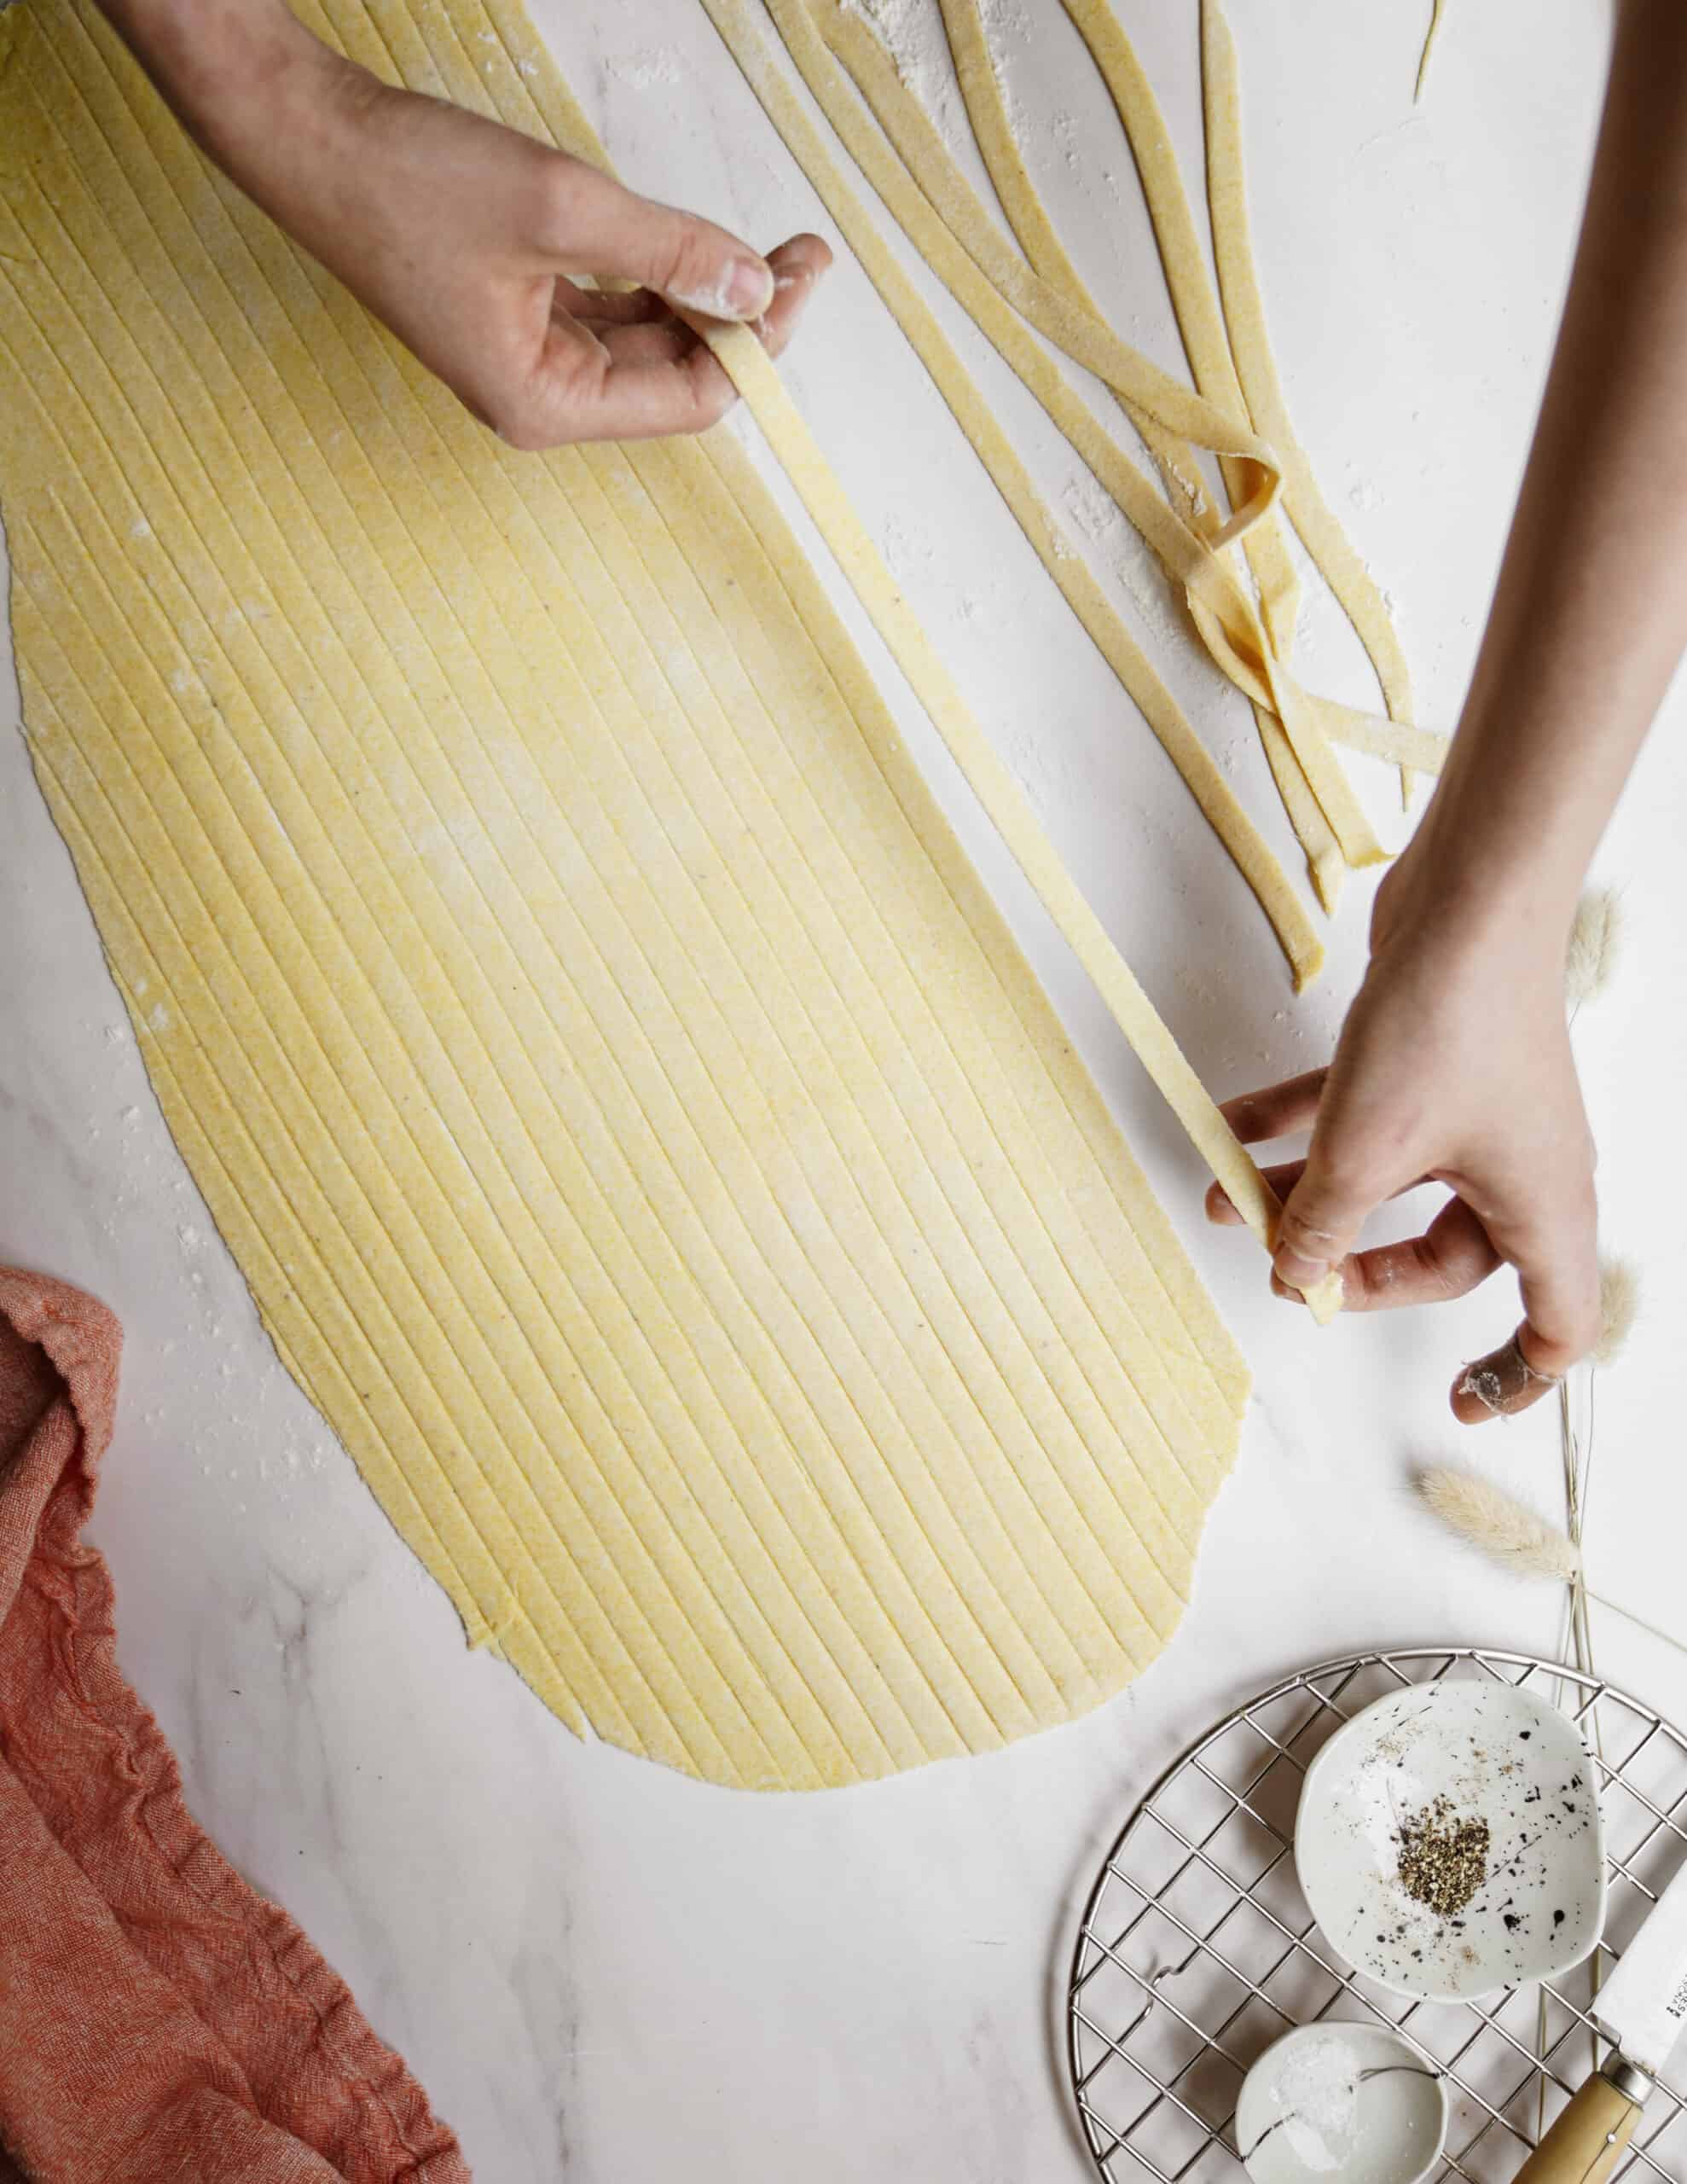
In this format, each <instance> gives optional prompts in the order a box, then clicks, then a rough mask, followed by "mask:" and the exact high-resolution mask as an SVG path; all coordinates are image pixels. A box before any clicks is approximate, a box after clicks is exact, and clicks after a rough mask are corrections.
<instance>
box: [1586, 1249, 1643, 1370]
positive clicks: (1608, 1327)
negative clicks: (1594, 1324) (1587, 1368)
mask: <svg viewBox="0 0 1687 2184" xmlns="http://www.w3.org/2000/svg"><path fill="white" fill-rule="evenodd" d="M1639 1316H1640V1276H1639V1275H1638V1273H1637V1272H1636V1271H1635V1269H1634V1265H1633V1262H1632V1260H1629V1259H1605V1260H1603V1261H1602V1262H1601V1263H1600V1268H1599V1339H1598V1340H1597V1342H1596V1343H1595V1344H1594V1345H1593V1362H1594V1363H1595V1364H1596V1365H1615V1362H1616V1361H1617V1359H1618V1358H1619V1357H1620V1356H1621V1355H1622V1353H1623V1347H1624V1345H1625V1344H1626V1342H1627V1340H1628V1338H1629V1337H1630V1335H1631V1334H1632V1333H1633V1332H1634V1322H1635V1321H1636V1320H1637V1319H1638V1318H1639Z"/></svg>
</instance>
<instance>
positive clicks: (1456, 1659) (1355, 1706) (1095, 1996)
mask: <svg viewBox="0 0 1687 2184" xmlns="http://www.w3.org/2000/svg"><path fill="white" fill-rule="evenodd" d="M1442 1676H1478V1677H1480V1676H1491V1677H1494V1678H1496V1679H1499V1680H1500V1681H1502V1682H1509V1683H1514V1684H1526V1683H1533V1684H1535V1685H1536V1686H1537V1687H1539V1689H1540V1690H1541V1692H1542V1693H1543V1694H1544V1695H1545V1696H1546V1697H1547V1698H1550V1699H1554V1700H1555V1701H1556V1703H1557V1705H1560V1706H1562V1709H1563V1710H1564V1711H1565V1712H1566V1713H1568V1715H1570V1716H1571V1717H1572V1718H1573V1719H1574V1721H1576V1722H1578V1723H1579V1724H1580V1727H1581V1728H1582V1731H1583V1733H1584V1734H1585V1735H1586V1739H1587V1742H1588V1745H1589V1748H1590V1750H1591V1752H1592V1754H1593V1757H1594V1761H1595V1765H1596V1767H1597V1773H1598V1779H1599V1783H1600V1803H1601V1805H1602V1807H1603V1812H1604V1819H1605V1840H1606V1856H1607V1860H1608V1862H1609V1868H1610V1878H1611V1890H1610V1908H1609V1917H1608V1919H1607V1922H1606V1927H1605V1934H1604V1938H1603V1940H1602V1941H1601V1943H1600V1945H1599V1947H1598V1948H1597V1949H1596V1951H1595V1952H1594V1955H1593V1956H1592V1958H1591V1960H1589V1961H1588V1962H1587V1963H1586V1964H1585V1965H1582V1966H1579V1967H1578V1968H1577V1969H1576V1970H1575V1971H1574V1972H1570V1973H1568V1974H1567V1975H1565V1976H1564V1977H1562V1978H1557V1979H1551V1980H1546V1981H1544V1982H1542V1983H1540V1984H1539V1985H1537V1986H1529V1987H1523V1988H1516V1989H1506V1990H1505V1991H1504V1993H1503V1994H1501V1995H1496V1996H1494V1997H1493V1998H1491V1999H1489V2000H1487V2001H1480V2002H1472V2003H1458V2004H1450V2003H1435V2002H1422V2001H1408V2000H1406V1998H1404V1997H1403V1996H1400V1995H1393V1994H1390V1993H1388V1991H1387V1990H1386V1989H1383V1988H1382V1987H1379V1986H1377V1984H1376V1983H1375V1982H1374V1981H1372V1980H1370V1979H1367V1978H1364V1977H1363V1975H1361V1974H1359V1973H1358V1972H1352V1971H1350V1970H1349V1969H1348V1966H1346V1965H1345V1964H1344V1963H1343V1962H1342V1960H1341V1959H1340V1958H1339V1957H1337V1956H1336V1953H1335V1951H1334V1950H1333V1949H1331V1948H1330V1945H1329V1943H1327V1942H1326V1941H1325V1938H1324V1937H1323V1935H1322V1934H1321V1933H1320V1932H1319V1931H1318V1929H1317V1926H1316V1925H1315V1923H1314V1921H1313V1917H1312V1914H1311V1913H1310V1912H1309V1911H1308V1909H1307V1902H1306V1898H1305V1897H1304V1896H1302V1895H1301V1889H1300V1884H1299V1882H1298V1881H1297V1879H1296V1873H1295V1860H1294V1854H1293V1849H1292V1844H1293V1838H1294V1831H1295V1812H1296V1806H1297V1805H1298V1804H1299V1801H1300V1786H1301V1780H1302V1779H1303V1778H1304V1776H1305V1774H1306V1770H1307V1766H1308V1765H1309V1763H1311V1761H1312V1759H1313V1756H1314V1754H1315V1753H1316V1752H1317V1751H1318V1750H1319V1746H1320V1745H1322V1744H1323V1743H1324V1742H1325V1740H1326V1739H1327V1738H1328V1737H1329V1736H1330V1735H1331V1734H1333V1733H1334V1731H1336V1729H1338V1728H1341V1726H1342V1723H1343V1722H1346V1721H1348V1720H1350V1719H1351V1718H1352V1716H1354V1714H1356V1713H1358V1712H1359V1711H1361V1710H1362V1709H1363V1708H1364V1707H1365V1706H1368V1705H1370V1704H1371V1701H1372V1700H1373V1699H1380V1698H1382V1697H1383V1696H1384V1695H1385V1694H1386V1693H1388V1692H1390V1691H1394V1690H1398V1689H1399V1688H1400V1687H1401V1686H1402V1685H1407V1684H1413V1683H1423V1682H1430V1681H1433V1680H1435V1679H1438V1678H1440V1677H1442ZM1684 1855H1687V1736H1684V1734H1683V1733H1682V1732H1681V1731H1680V1730H1679V1729H1678V1728H1675V1727H1674V1726H1673V1724H1672V1723H1670V1722H1667V1721H1665V1720H1664V1718H1663V1717H1662V1716H1661V1715H1660V1714H1658V1713H1656V1712H1655V1711H1654V1710H1653V1709H1652V1708H1651V1707H1649V1706H1644V1705H1641V1703H1640V1702H1639V1700H1638V1699H1631V1698H1628V1697H1627V1696H1626V1695H1625V1693H1622V1692H1620V1691H1618V1690H1616V1689H1615V1688H1614V1687H1612V1686H1611V1685H1609V1684H1608V1683H1605V1682H1603V1681H1602V1680H1601V1679H1599V1678H1598V1677H1597V1676H1588V1675H1585V1674H1583V1673H1581V1672H1580V1670H1575V1669H1571V1668H1566V1667H1562V1666H1561V1665H1560V1664H1557V1662H1552V1661H1543V1660H1537V1659H1535V1658H1533V1656H1532V1655H1529V1654H1527V1653H1495V1652H1487V1651H1484V1650H1478V1649H1472V1648H1469V1647H1458V1648H1451V1649H1449V1648H1446V1647H1442V1648H1439V1649H1435V1650H1415V1651H1410V1652H1404V1653H1362V1654H1359V1655H1357V1656H1355V1657H1354V1658H1350V1659H1348V1660H1342V1661H1334V1662H1330V1663H1328V1664H1325V1666H1323V1667H1321V1668H1313V1669H1307V1670H1302V1671H1301V1674H1300V1675H1298V1676H1289V1677H1287V1678H1285V1679H1284V1682H1281V1683H1278V1684H1276V1685H1274V1686H1273V1687H1272V1689H1270V1690H1269V1691H1267V1692H1264V1693H1261V1696H1260V1697H1259V1698H1257V1699H1252V1700H1250V1701H1249V1703H1248V1705H1245V1706H1238V1708H1237V1709H1236V1711H1235V1712H1234V1713H1232V1714H1228V1715H1226V1716H1225V1718H1224V1720H1223V1721H1221V1722H1219V1723H1218V1724H1217V1725H1216V1726H1215V1728H1211V1729H1209V1731H1208V1732H1207V1734H1205V1735H1204V1736H1203V1737H1202V1738H1201V1739H1200V1740H1199V1741H1198V1742H1197V1743H1196V1744H1194V1745H1191V1746H1190V1748H1189V1750H1188V1751H1186V1752H1185V1753H1184V1754H1183V1756H1182V1757H1181V1758H1180V1759H1179V1760H1178V1761H1177V1762H1176V1763H1174V1765H1173V1766H1172V1767H1170V1768H1169V1769H1168V1770H1167V1772H1166V1773H1165V1774H1164V1775H1162V1777H1161V1779H1160V1780H1159V1781H1158V1782H1157V1783H1156V1784H1155V1786H1154V1787H1153V1788H1152V1789H1151V1791H1150V1792H1149V1793H1148V1795H1147V1796H1146V1797H1145V1798H1144V1799H1143V1801H1142V1803H1141V1804H1139V1806H1138V1807H1137V1809H1136V1811H1135V1812H1134V1813H1133V1815H1132V1816H1131V1818H1130V1820H1129V1821H1128V1822H1127V1824H1126V1826H1125V1827H1124V1829H1123V1831H1122V1833H1121V1834H1120V1835H1119V1838H1118V1839H1117V1841H1116V1843H1115V1844H1114V1845H1113V1847H1112V1849H1111V1850H1110V1851H1109V1852H1108V1854H1107V1857H1106V1860H1105V1862H1104V1865H1103V1867H1102V1869H1101V1873H1100V1876H1099V1879H1098V1880H1097V1881H1096V1884H1095V1886H1094V1888H1093V1891H1091V1894H1090V1898H1089V1902H1088V1903H1087V1906H1086V1907H1085V1910H1084V1915H1083V1920H1082V1923H1081V1926H1080V1928H1079V1931H1078V1940H1077V1946H1076V1949H1075V1953H1074V1956H1073V1963H1072V1973H1071V1983H1070V1989H1069V1992H1068V1996H1067V2047H1068V2053H1069V2056H1070V2065H1071V2074H1072V2086H1073V2090H1074V2093H1075V2096H1076V2100H1077V2105H1078V2117H1079V2121H1080V2123H1081V2127H1082V2130H1083V2134H1084V2137H1085V2139H1086V2140H1087V2144H1088V2146H1089V2150H1090V2152H1091V2155H1092V2156H1093V2159H1094V2162H1095V2165H1096V2168H1097V2169H1098V2170H1099V2173H1100V2175H1102V2176H1103V2177H1104V2178H1105V2179H1106V2180H1108V2184H1123V2180H1124V2179H1125V2178H1127V2177H1131V2176H1134V2175H1140V2174H1141V2173H1143V2172H1145V2173H1146V2174H1147V2175H1150V2176H1153V2177H1157V2178H1158V2179H1160V2180H1161V2184H1185V2181H1186V2180H1188V2184H1217V2180H1220V2179H1221V2178H1222V2179H1228V2180H1230V2184H1234V2180H1235V2179H1236V2178H1237V2177H1238V2175H1240V2174H1241V2173H1242V2171H1241V2163H1240V2159H1239V2157H1238V2153H1237V2150H1236V2136H1235V2117H1236V2096H1237V2093H1238V2090H1239V2088H1240V2086H1241V2083H1242V2080H1243V2077H1244V2074H1245V2073H1246V2071H1247V2070H1248V2067H1249V2065H1250V2064H1251V2063H1252V2062H1253V2061H1254V2059H1255V2057H1256V2056H1258V2055H1259V2054H1260V2053H1261V2052H1262V2051H1263V2050H1264V2049H1265V2048H1266V2047H1268V2046H1269V2045H1270V2043H1271V2042H1272V2041H1273V2040H1275V2039H1276V2038H1277V2037H1278V2036H1279V2035H1280V2034H1281V2033H1283V2032H1284V2031H1286V2030H1288V2029H1289V2028H1290V2026H1291V2025H1296V2024H1312V2023H1313V2022H1315V2021H1317V2020H1319V2019H1320V2018H1322V2019H1330V2020H1336V2019H1342V2018H1347V2019H1350V2020H1359V2021H1369V2020H1380V2021H1381V2022H1382V2023H1383V2024H1390V2025H1393V2026H1394V2028H1395V2029H1396V2030H1398V2031H1400V2033H1401V2034H1402V2035H1404V2036H1405V2037H1406V2039H1407V2040H1408V2041H1409V2042H1411V2043H1412V2046H1413V2047H1415V2048H1416V2049H1417V2052H1418V2053H1419V2054H1420V2055H1421V2056H1422V2057H1423V2060H1424V2061H1425V2062H1426V2063H1427V2064H1429V2065H1431V2066H1433V2067H1434V2068H1435V2069H1436V2070H1438V2071H1441V2072H1442V2073H1443V2074H1444V2075H1445V2077H1446V2086H1447V2093H1448V2097H1449V2101H1450V2105H1451V2109H1452V2125H1451V2128H1450V2129H1449V2131H1448V2134H1447V2141H1446V2157H1445V2159H1444V2162H1443V2165H1442V2168H1441V2172H1440V2174H1441V2176H1442V2177H1443V2178H1446V2177H1452V2176H1459V2177H1463V2178H1464V2179H1466V2180H1467V2184H1510V2180H1511V2179H1512V2178H1513V2177H1514V2176H1515V2175H1516V2171H1517V2169H1518V2167H1519V2165H1520V2164H1521V2163H1522V2159H1523V2157H1524V2155H1525V2154H1526V2153H1527V2152H1528V2150H1529V2149H1530V2148H1531V2147H1532V2146H1533V2144H1534V2143H1535V2140H1536V2138H1537V2136H1538V2135H1539V2132H1540V2131H1541V2129H1543V2128H1544V2126H1545V2124H1546V2123H1551V2119H1552V2117H1554V2116H1555V2115H1556V2114H1557V2111H1558V2109H1559V2108H1560V2107H1561V2106H1562V2104H1563V2102H1564V2100H1566V2099H1567V2098H1568V2095H1569V2094H1571V2093H1572V2092H1573V2091H1574V2089H1575V2088H1576V2086H1577V2085H1579V2084H1580V2082H1581V2080H1582V2079H1583V2078H1584V2077H1586V2075H1587V2073H1588V2071H1590V2070H1591V2069H1592V2068H1593V2067H1594V2066H1595V2064H1596V2060H1597V2059H1603V2056H1604V2054H1605V2053H1607V2052H1608V2045H1609V2043H1607V2042H1605V2041H1604V2040H1603V2037H1602V2036H1601V2035H1600V2034H1599V2033H1598V2032H1597V2029H1596V2027H1595V2025H1594V2023H1593V2019H1592V2016H1591V2006H1592V2001H1593V1997H1594V1995H1595V1992H1596V1990H1597V1984H1598V1983H1599V1981H1600V1979H1601V1978H1603V1976H1604V1975H1605V1973H1606V1972H1608V1971H1609V1967H1610V1966H1612V1965H1613V1964H1614V1963H1615V1961H1616V1960H1617V1958H1618V1957H1619V1956H1620V1954H1621V1952H1622V1950H1623V1949H1624V1948H1625V1947H1626V1944H1627V1943H1628V1941H1629V1940H1630V1938H1631V1937H1632V1935H1633V1933H1634V1931H1635V1929H1636V1927H1637V1926H1638V1925H1639V1923H1640V1921H1641V1920H1642V1919H1643V1918H1644V1915H1645V1914H1646V1913H1647V1911H1648V1910H1649V1908H1651V1906H1652V1905H1653V1903H1655V1902H1656V1900H1657V1897H1658V1896H1659V1894H1660V1893H1661V1891H1662V1889H1663V1888H1664V1886H1665V1885H1666V1884H1667V1882H1668V1881H1669V1880H1670V1879H1671V1878H1672V1877H1673V1873H1674V1872H1675V1869H1676V1867H1677V1866H1678V1864H1679V1863H1680V1862H1681V1859H1682V1857H1683V1856H1684ZM1684 2109H1687V2069H1684V2068H1683V2067H1682V2065H1680V2064H1678V2063H1677V2064H1673V2065H1672V2066H1671V2068H1670V2069H1669V2071H1667V2074H1666V2076H1665V2077H1664V2078H1663V2079H1662V2080H1661V2082H1660V2083H1659V2085H1658V2088H1657V2090H1656V2092H1655V2094H1654V2095H1653V2098H1652V2100H1651V2103H1650V2105H1649V2107H1648V2109H1647V2111H1646V2114H1645V2117H1644V2119H1643V2121H1642V2124H1641V2128H1640V2129H1639V2131H1638V2133H1637V2134H1636V2136H1635V2140H1634V2142H1633V2145H1632V2147H1631V2149H1630V2152H1629V2153H1628V2155H1627V2157H1626V2160H1625V2161H1624V2163H1623V2164H1622V2165H1621V2166H1620V2168H1619V2169H1618V2170H1617V2171H1616V2174H1617V2175H1619V2176H1621V2175H1626V2174H1628V2173H1630V2172H1632V2171H1638V2172H1639V2173H1640V2176H1641V2178H1642V2179H1643V2180H1644V2179H1645V2178H1649V2177H1655V2178H1661V2179H1667V2180H1669V2184H1680V2180H1687V2122H1684V2120H1683V2119H1684Z"/></svg>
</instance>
